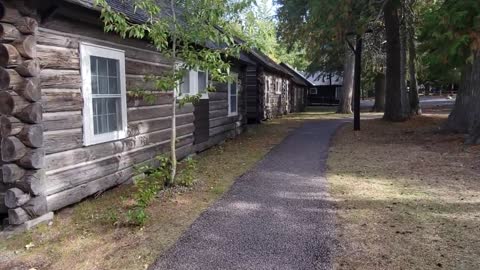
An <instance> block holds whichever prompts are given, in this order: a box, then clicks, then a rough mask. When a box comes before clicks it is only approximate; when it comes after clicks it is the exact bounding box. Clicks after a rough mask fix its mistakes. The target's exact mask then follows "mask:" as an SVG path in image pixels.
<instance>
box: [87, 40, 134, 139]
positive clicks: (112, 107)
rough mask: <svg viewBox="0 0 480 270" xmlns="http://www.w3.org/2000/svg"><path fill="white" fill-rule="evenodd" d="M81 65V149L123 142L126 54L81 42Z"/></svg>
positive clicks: (125, 117)
mask: <svg viewBox="0 0 480 270" xmlns="http://www.w3.org/2000/svg"><path fill="white" fill-rule="evenodd" d="M80 64H81V74H82V94H83V100H84V102H83V104H84V105H83V142H84V145H93V144H98V143H103V142H108V141H114V140H119V139H124V138H126V137H127V91H126V82H125V52H124V51H121V50H117V49H113V48H108V47H103V46H98V45H95V44H89V43H83V42H82V43H81V44H80Z"/></svg>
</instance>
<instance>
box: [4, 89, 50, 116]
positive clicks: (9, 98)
mask: <svg viewBox="0 0 480 270" xmlns="http://www.w3.org/2000/svg"><path fill="white" fill-rule="evenodd" d="M42 110H43V109H42V104H40V103H38V102H35V103H31V102H29V101H28V100H26V99H25V98H23V97H21V96H19V95H18V94H17V93H15V92H12V91H0V113H1V114H6V115H14V116H15V117H16V118H18V119H20V120H21V121H23V122H25V123H30V124H38V123H40V122H41V121H42Z"/></svg>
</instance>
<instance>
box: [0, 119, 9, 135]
mask: <svg viewBox="0 0 480 270" xmlns="http://www.w3.org/2000/svg"><path fill="white" fill-rule="evenodd" d="M10 133H12V122H11V121H10V119H9V118H8V117H7V116H5V115H0V138H1V137H7V136H9V135H10Z"/></svg>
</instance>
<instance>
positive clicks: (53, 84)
mask: <svg viewBox="0 0 480 270" xmlns="http://www.w3.org/2000/svg"><path fill="white" fill-rule="evenodd" d="M40 78H41V82H42V83H41V86H42V89H48V88H53V89H72V88H73V89H81V88H82V77H81V75H80V71H79V70H58V69H42V71H40Z"/></svg>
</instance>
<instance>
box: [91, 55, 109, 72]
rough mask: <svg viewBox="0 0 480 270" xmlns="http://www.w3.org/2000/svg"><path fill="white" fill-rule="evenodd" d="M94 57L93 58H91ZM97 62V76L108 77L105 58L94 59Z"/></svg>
mask: <svg viewBox="0 0 480 270" xmlns="http://www.w3.org/2000/svg"><path fill="white" fill-rule="evenodd" d="M92 57H95V56H92ZM95 58H96V59H97V62H98V75H99V76H105V77H106V76H108V65H107V58H101V57H95Z"/></svg>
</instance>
